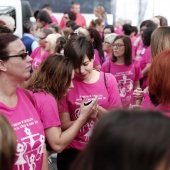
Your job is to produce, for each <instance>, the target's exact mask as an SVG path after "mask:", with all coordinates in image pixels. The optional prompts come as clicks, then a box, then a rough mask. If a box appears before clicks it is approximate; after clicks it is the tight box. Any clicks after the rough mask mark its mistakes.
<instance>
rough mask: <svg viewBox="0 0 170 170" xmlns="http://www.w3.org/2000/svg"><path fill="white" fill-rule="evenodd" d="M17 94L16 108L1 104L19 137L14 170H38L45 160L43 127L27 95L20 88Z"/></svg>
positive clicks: (2, 111) (3, 111)
mask: <svg viewBox="0 0 170 170" xmlns="http://www.w3.org/2000/svg"><path fill="white" fill-rule="evenodd" d="M16 93H17V97H18V102H17V105H16V106H15V107H13V108H9V107H8V106H6V105H4V104H3V103H0V112H1V113H3V114H4V115H5V116H6V117H7V118H8V120H9V121H10V123H11V125H12V127H13V128H14V130H15V132H16V136H17V152H16V161H15V165H14V168H13V170H18V169H23V170H28V169H37V170H38V169H41V168H42V160H43V147H44V142H45V136H44V129H43V125H42V123H41V120H40V118H39V115H38V113H37V111H36V109H35V108H34V106H33V104H32V103H31V101H30V99H29V98H28V97H27V96H26V95H25V93H24V92H23V91H22V90H21V89H19V88H17V91H16ZM30 95H32V93H31V92H30ZM32 97H33V96H32Z"/></svg>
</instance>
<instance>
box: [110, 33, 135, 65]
mask: <svg viewBox="0 0 170 170" xmlns="http://www.w3.org/2000/svg"><path fill="white" fill-rule="evenodd" d="M118 39H122V41H123V43H124V45H125V53H124V61H125V65H130V64H132V43H131V40H130V38H129V36H126V35H119V36H116V38H115V39H114V42H113V43H115V41H117V40H118ZM112 61H113V62H114V63H115V62H116V61H117V58H116V57H115V56H114V53H113V57H112Z"/></svg>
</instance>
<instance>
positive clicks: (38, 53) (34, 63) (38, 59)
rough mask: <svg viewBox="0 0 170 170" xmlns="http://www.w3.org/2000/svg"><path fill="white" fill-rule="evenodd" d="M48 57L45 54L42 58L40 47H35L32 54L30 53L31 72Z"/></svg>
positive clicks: (47, 53) (46, 53)
mask: <svg viewBox="0 0 170 170" xmlns="http://www.w3.org/2000/svg"><path fill="white" fill-rule="evenodd" d="M49 55H50V53H49V52H47V51H46V52H45V53H44V54H43V55H42V56H41V47H37V48H36V49H35V50H34V51H33V52H32V53H31V55H30V56H31V58H32V59H33V60H32V70H33V71H34V70H36V69H37V68H38V66H39V65H40V64H41V62H42V61H43V60H44V59H45V58H47V57H48V56H49Z"/></svg>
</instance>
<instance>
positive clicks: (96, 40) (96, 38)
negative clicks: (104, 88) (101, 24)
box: [87, 28, 104, 71]
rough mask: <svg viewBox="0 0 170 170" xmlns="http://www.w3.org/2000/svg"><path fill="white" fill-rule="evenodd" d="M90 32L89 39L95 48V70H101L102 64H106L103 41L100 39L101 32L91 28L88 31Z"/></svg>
mask: <svg viewBox="0 0 170 170" xmlns="http://www.w3.org/2000/svg"><path fill="white" fill-rule="evenodd" d="M87 31H88V32H89V37H90V39H91V41H92V43H93V47H94V54H95V59H94V65H93V66H94V69H96V70H98V71H99V70H100V68H101V65H102V63H103V62H104V52H103V49H102V39H101V37H100V34H99V32H98V31H97V30H96V29H92V28H89V29H87Z"/></svg>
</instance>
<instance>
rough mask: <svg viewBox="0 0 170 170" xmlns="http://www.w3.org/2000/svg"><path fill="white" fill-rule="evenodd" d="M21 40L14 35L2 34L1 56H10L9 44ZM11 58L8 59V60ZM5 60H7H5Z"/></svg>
mask: <svg viewBox="0 0 170 170" xmlns="http://www.w3.org/2000/svg"><path fill="white" fill-rule="evenodd" d="M17 39H19V38H18V37H17V36H16V35H13V34H12V33H1V34H0V47H1V48H0V56H8V54H9V50H8V45H9V43H11V42H13V41H15V40H17ZM8 59H9V58H6V60H8ZM3 60H5V59H3Z"/></svg>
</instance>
